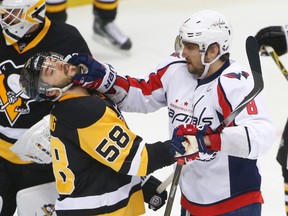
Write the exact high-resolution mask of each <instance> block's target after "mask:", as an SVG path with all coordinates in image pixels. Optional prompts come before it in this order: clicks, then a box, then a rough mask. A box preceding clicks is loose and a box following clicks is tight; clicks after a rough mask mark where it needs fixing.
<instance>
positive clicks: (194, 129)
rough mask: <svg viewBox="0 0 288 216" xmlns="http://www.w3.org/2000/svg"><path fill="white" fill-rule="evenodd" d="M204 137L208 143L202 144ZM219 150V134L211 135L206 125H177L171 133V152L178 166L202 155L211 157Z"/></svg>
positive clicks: (210, 130) (211, 132)
mask: <svg viewBox="0 0 288 216" xmlns="http://www.w3.org/2000/svg"><path fill="white" fill-rule="evenodd" d="M204 136H208V143H205V142H204ZM206 145H207V146H206ZM220 148H221V138H220V134H219V133H213V131H212V129H211V128H210V127H209V126H208V125H204V126H203V125H198V126H196V125H179V126H178V127H177V128H176V129H175V130H174V132H173V143H172V145H171V150H172V152H173V151H174V154H175V159H176V160H177V162H178V163H180V164H185V163H188V162H190V161H193V160H195V159H197V158H201V155H203V154H204V155H206V154H208V155H211V154H212V153H213V152H214V151H219V150H220ZM199 153H201V155H200V154H199ZM204 158H207V157H204Z"/></svg>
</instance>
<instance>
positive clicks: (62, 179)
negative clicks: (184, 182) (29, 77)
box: [50, 95, 174, 216]
mask: <svg viewBox="0 0 288 216" xmlns="http://www.w3.org/2000/svg"><path fill="white" fill-rule="evenodd" d="M50 120H51V123H50V127H51V128H50V129H51V154H52V161H53V172H54V176H55V179H56V185H57V190H58V193H59V194H60V198H59V199H58V200H57V201H56V204H55V209H56V212H57V215H58V216H68V215H69V216H73V215H77V216H78V215H81V216H84V215H103V214H105V216H109V215H112V214H113V216H124V215H125V216H138V215H141V214H143V213H144V212H145V210H144V200H143V194H142V191H141V180H140V177H139V176H144V175H147V174H148V173H151V172H153V171H154V170H156V169H158V168H162V167H164V166H167V165H170V164H172V163H173V162H174V158H173V157H172V156H170V154H169V146H170V141H166V142H158V143H154V144H150V145H149V144H147V143H146V142H145V141H144V140H143V139H142V138H141V137H139V136H138V135H136V134H134V133H133V132H132V131H130V130H129V128H128V127H127V125H126V123H125V121H124V119H123V117H122V115H121V113H120V112H119V111H118V110H117V108H116V106H115V105H114V104H112V103H110V102H109V101H107V100H104V99H103V98H102V99H101V98H100V97H99V96H84V95H67V96H64V97H62V98H61V99H60V102H58V103H56V104H55V107H54V108H53V110H52V112H51V119H50Z"/></svg>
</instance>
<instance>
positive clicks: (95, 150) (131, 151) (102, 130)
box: [78, 107, 174, 176]
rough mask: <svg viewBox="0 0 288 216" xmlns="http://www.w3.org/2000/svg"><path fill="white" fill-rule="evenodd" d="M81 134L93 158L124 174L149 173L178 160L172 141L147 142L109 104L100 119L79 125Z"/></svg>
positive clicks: (82, 145)
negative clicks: (86, 124)
mask: <svg viewBox="0 0 288 216" xmlns="http://www.w3.org/2000/svg"><path fill="white" fill-rule="evenodd" d="M78 137H79V144H80V147H81V148H82V149H83V150H84V151H85V152H87V153H88V154H89V155H90V156H91V157H93V158H94V159H96V160H97V161H99V162H100V163H102V164H104V165H106V166H109V167H111V168H112V169H113V170H115V171H116V172H120V173H123V174H128V175H138V176H145V175H147V174H149V173H151V172H153V171H155V170H156V169H159V168H162V167H164V166H167V165H170V164H172V163H173V162H174V161H173V160H174V159H173V157H171V156H170V155H169V146H170V144H169V141H167V142H164V143H162V142H158V143H155V144H151V145H149V144H147V143H146V142H145V141H144V140H143V139H142V138H141V137H139V136H137V135H136V134H135V133H133V132H132V131H131V130H129V128H128V127H127V126H126V124H125V122H124V121H123V120H121V119H120V118H118V116H117V115H116V114H115V112H114V111H113V110H112V109H110V108H108V107H107V108H106V110H105V113H104V114H103V116H102V118H100V119H99V120H98V121H97V122H95V123H93V124H91V125H89V126H88V127H84V128H79V129H78ZM148 145H149V147H148ZM161 145H162V146H163V147H162V148H159V146H161ZM157 155H158V157H157Z"/></svg>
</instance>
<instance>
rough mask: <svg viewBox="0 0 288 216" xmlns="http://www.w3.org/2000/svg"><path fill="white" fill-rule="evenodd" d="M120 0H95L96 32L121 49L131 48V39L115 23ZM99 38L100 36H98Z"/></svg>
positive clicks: (94, 26) (94, 25) (94, 28)
mask: <svg viewBox="0 0 288 216" xmlns="http://www.w3.org/2000/svg"><path fill="white" fill-rule="evenodd" d="M117 7H118V0H111V1H109V2H107V1H106V2H104V1H101V0H93V13H94V24H93V30H94V33H95V34H96V35H98V36H101V37H103V38H105V39H108V40H109V42H110V43H111V44H112V45H114V46H115V47H117V48H119V49H121V50H129V49H130V48H131V46H132V43H131V41H130V39H129V38H128V37H127V36H126V35H124V34H123V33H122V32H121V31H120V29H119V28H118V27H117V25H116V24H115V22H114V20H115V18H116V14H117ZM98 38H99V37H98Z"/></svg>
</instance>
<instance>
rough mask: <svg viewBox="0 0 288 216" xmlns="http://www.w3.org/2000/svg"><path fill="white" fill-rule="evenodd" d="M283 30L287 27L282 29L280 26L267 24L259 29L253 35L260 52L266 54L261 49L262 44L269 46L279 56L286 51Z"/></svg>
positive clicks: (285, 39)
mask: <svg viewBox="0 0 288 216" xmlns="http://www.w3.org/2000/svg"><path fill="white" fill-rule="evenodd" d="M284 31H288V29H284V27H282V26H269V27H266V28H263V29H261V30H260V31H259V32H258V33H257V34H256V36H255V38H256V40H257V41H258V45H259V49H260V50H259V51H260V52H261V54H263V55H268V53H267V52H265V51H263V49H261V48H262V46H271V47H272V48H273V49H274V50H275V52H276V53H277V55H279V56H281V55H283V54H285V53H286V52H287V38H286V34H285V32H284Z"/></svg>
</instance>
